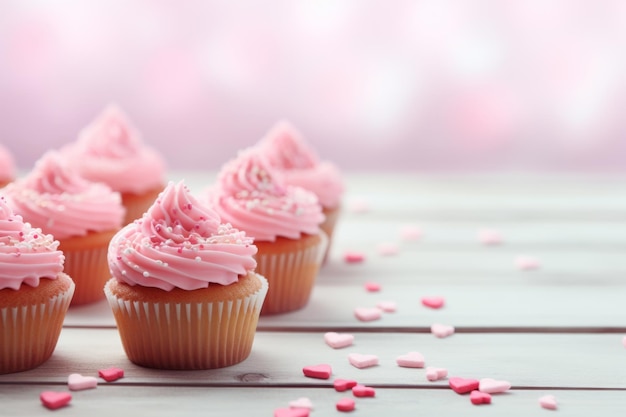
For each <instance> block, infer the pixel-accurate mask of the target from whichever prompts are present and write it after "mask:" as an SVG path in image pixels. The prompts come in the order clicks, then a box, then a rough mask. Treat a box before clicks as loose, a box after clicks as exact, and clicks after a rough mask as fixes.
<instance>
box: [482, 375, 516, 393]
mask: <svg viewBox="0 0 626 417" xmlns="http://www.w3.org/2000/svg"><path fill="white" fill-rule="evenodd" d="M509 389H511V383H510V382H509V381H500V380H497V379H493V378H482V379H481V380H480V381H479V384H478V390H479V391H480V392H486V393H488V394H499V393H501V392H505V391H508V390H509Z"/></svg>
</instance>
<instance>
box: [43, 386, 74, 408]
mask: <svg viewBox="0 0 626 417" xmlns="http://www.w3.org/2000/svg"><path fill="white" fill-rule="evenodd" d="M39 400H40V401H41V403H42V404H43V405H44V406H46V408H49V409H50V410H56V409H57V408H61V407H64V406H66V405H67V404H69V403H70V401H72V394H70V393H69V392H57V391H44V392H42V393H41V394H39Z"/></svg>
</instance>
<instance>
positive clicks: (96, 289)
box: [63, 246, 111, 306]
mask: <svg viewBox="0 0 626 417" xmlns="http://www.w3.org/2000/svg"><path fill="white" fill-rule="evenodd" d="M107 249H108V246H102V247H95V248H87V249H78V250H63V253H64V254H65V268H64V270H65V272H66V273H67V274H68V275H69V276H71V277H72V279H73V280H74V282H75V283H76V291H75V292H74V298H73V299H72V305H73V306H74V305H80V304H88V303H93V302H96V301H99V300H102V299H104V293H103V292H102V288H104V284H106V282H107V281H108V280H109V278H111V274H110V271H109V265H108V263H107Z"/></svg>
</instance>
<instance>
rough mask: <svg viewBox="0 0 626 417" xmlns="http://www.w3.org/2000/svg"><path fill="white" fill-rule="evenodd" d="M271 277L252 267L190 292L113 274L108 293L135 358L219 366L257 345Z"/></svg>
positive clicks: (146, 362) (168, 364) (166, 365)
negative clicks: (235, 279)
mask: <svg viewBox="0 0 626 417" xmlns="http://www.w3.org/2000/svg"><path fill="white" fill-rule="evenodd" d="M267 288H268V283H267V280H266V279H265V278H264V277H263V276H261V275H259V274H256V273H253V272H250V273H249V274H248V275H247V276H245V277H240V278H239V281H238V282H236V283H234V284H231V285H226V286H222V285H218V284H211V285H209V287H208V288H202V289H199V290H193V291H185V290H181V289H179V288H174V289H173V290H172V291H163V290H161V289H158V288H147V287H141V286H130V285H127V284H125V283H123V282H119V281H118V280H117V279H115V278H111V279H110V280H109V281H108V282H107V283H106V286H105V288H104V292H105V294H106V297H107V299H108V301H109V305H110V306H111V309H112V310H113V315H114V317H115V321H116V323H117V327H118V330H119V333H120V338H121V340H122V345H123V347H124V351H125V352H126V355H127V356H128V359H130V361H131V362H133V363H135V364H137V365H140V366H144V367H148V368H157V369H180V370H193V369H214V368H222V367H225V366H231V365H235V364H237V363H239V362H242V361H243V360H245V359H246V358H247V357H248V356H249V355H250V352H251V350H252V343H253V341H254V334H255V332H256V327H257V324H258V321H259V313H260V311H261V305H262V304H263V300H264V299H265V295H266V294H267Z"/></svg>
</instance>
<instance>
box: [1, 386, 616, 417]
mask: <svg viewBox="0 0 626 417" xmlns="http://www.w3.org/2000/svg"><path fill="white" fill-rule="evenodd" d="M55 389H56V390H59V387H57V386H46V385H43V386H40V385H35V386H23V385H21V386H2V387H0V402H2V412H3V415H7V416H16V417H17V416H25V417H26V416H27V417H34V416H49V415H50V411H49V410H47V409H45V408H44V407H43V406H42V405H41V404H40V402H39V399H38V396H39V393H40V392H41V391H44V390H55ZM548 394H549V395H554V396H555V397H556V399H557V401H558V404H559V414H562V413H565V414H566V415H568V416H581V417H587V416H590V415H601V416H612V415H621V414H622V413H623V410H624V408H625V407H626V396H625V395H624V393H623V392H622V391H584V390H575V391H560V390H539V391H521V390H513V391H510V392H509V393H507V394H501V395H494V396H493V398H492V404H490V405H483V406H474V405H472V404H471V403H470V401H469V397H468V395H458V394H455V393H454V392H452V391H451V390H437V389H390V388H386V389H382V388H380V389H377V390H376V396H375V397H374V398H354V397H352V396H351V394H346V393H339V392H335V391H334V390H332V389H330V388H307V389H300V388H273V389H266V390H263V392H262V395H260V393H259V390H258V389H256V388H210V389H208V388H198V387H195V388H194V387H184V388H183V387H178V388H172V387H133V388H131V389H128V388H127V387H119V386H111V385H109V386H100V387H98V388H96V389H92V390H86V391H80V392H74V393H73V398H72V402H71V405H69V406H67V407H65V408H63V409H60V410H58V411H57V413H62V414H63V415H64V416H68V417H71V416H80V417H84V416H93V417H100V416H110V415H111V414H116V415H139V416H143V415H150V416H151V417H160V416H163V417H171V416H173V415H175V416H206V415H216V416H225V417H228V416H232V417H240V416H272V415H273V413H274V410H276V409H277V408H285V407H288V405H289V403H290V402H291V401H294V400H297V399H300V398H303V397H304V398H308V399H309V400H310V401H311V403H312V405H313V410H312V412H311V416H316V415H317V416H329V415H341V413H338V412H337V411H336V409H335V403H336V402H337V401H339V400H340V399H341V398H345V397H348V398H350V397H351V398H353V399H354V400H355V403H356V410H355V411H354V412H353V413H349V414H354V415H359V416H364V417H368V416H371V417H379V416H382V415H386V414H389V413H392V414H393V415H394V416H398V417H404V416H406V417H412V416H416V415H432V416H442V417H445V416H458V415H463V416H484V415H493V414H494V413H497V415H502V416H510V417H527V416H532V415H544V414H545V415H549V414H550V411H549V410H544V409H542V408H540V406H539V403H538V398H539V397H540V396H542V395H548Z"/></svg>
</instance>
